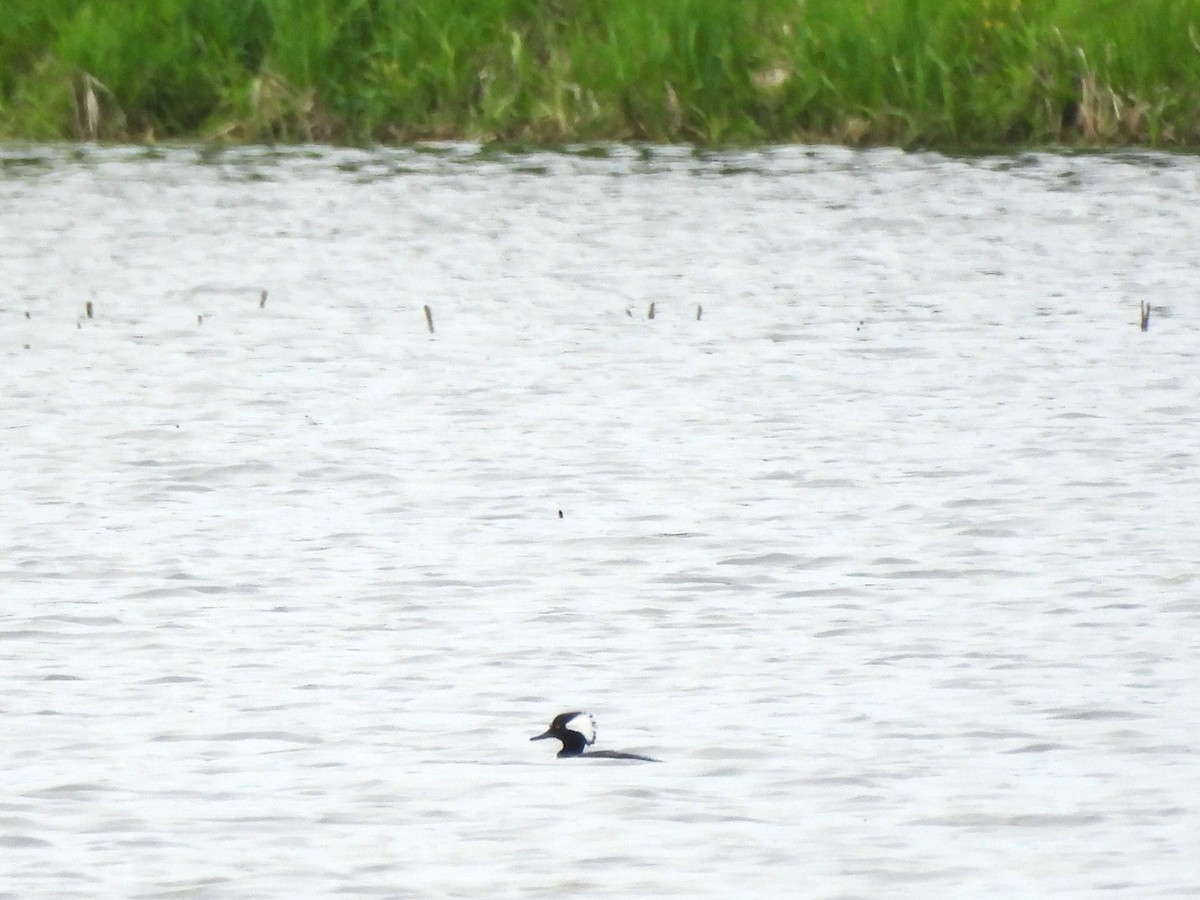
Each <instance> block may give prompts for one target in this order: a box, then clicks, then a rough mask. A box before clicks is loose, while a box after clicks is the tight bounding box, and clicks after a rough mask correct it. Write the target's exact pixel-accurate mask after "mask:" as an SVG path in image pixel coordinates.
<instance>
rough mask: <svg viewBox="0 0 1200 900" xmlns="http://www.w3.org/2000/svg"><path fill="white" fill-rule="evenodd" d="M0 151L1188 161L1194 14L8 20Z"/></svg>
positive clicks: (769, 0)
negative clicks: (308, 150) (873, 150)
mask: <svg viewBox="0 0 1200 900" xmlns="http://www.w3.org/2000/svg"><path fill="white" fill-rule="evenodd" d="M5 7H6V9H5V15H4V16H3V17H0V61H2V63H3V64H2V65H0V138H6V139H14V138H21V139H34V140H52V139H63V138H100V139H109V140H130V139H132V140H155V139H167V138H183V139H195V138H201V139H210V140H211V139H218V140H230V141H333V142H348V143H357V142H370V141H382V142H404V141H412V140H420V139H431V138H434V139H436V138H470V139H477V140H485V141H486V140H506V141H532V142H557V141H581V140H607V139H616V140H631V139H632V140H650V141H693V142H698V143H726V142H732V143H742V142H758V141H771V142H778V141H793V140H822V141H837V142H844V143H851V144H866V143H890V144H899V145H902V146H929V147H970V146H978V145H993V146H995V145H1039V144H1056V143H1068V144H1099V145H1107V144H1141V145H1150V146H1160V147H1189V148H1196V147H1200V0H653V2H649V0H604V2H595V0H237V2H230V0H137V2H129V3H114V2H110V0H8V2H7V3H6V4H5Z"/></svg>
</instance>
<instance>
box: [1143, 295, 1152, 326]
mask: <svg viewBox="0 0 1200 900" xmlns="http://www.w3.org/2000/svg"><path fill="white" fill-rule="evenodd" d="M1149 330H1150V304H1149V303H1147V302H1146V301H1145V300H1143V301H1142V331H1149Z"/></svg>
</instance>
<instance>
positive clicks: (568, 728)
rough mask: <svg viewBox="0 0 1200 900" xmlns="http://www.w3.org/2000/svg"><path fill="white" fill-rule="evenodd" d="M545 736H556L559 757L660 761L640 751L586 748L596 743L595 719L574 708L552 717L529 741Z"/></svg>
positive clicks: (538, 739) (542, 739) (543, 738)
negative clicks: (543, 729) (560, 747)
mask: <svg viewBox="0 0 1200 900" xmlns="http://www.w3.org/2000/svg"><path fill="white" fill-rule="evenodd" d="M547 738H558V740H559V741H561V742H562V749H561V750H559V751H558V754H557V755H558V758H559V759H566V758H572V757H576V756H586V757H588V758H589V759H635V760H639V761H641V762H661V760H657V759H655V758H654V757H652V756H642V754H640V753H625V752H623V751H621V750H588V749H587V748H588V747H590V746H591V745H592V744H594V743H596V720H595V719H594V718H593V717H592V715H591V714H590V713H586V712H582V711H579V710H576V711H574V712H565V713H559V714H558V715H557V716H555V717H554V720H553V721H552V722H551V723H550V727H549V728H547V729H546V730H545V731H544V732H542V733H541V734H537V735H534V736H533V737H531V738H530V740H531V741H544V740H546V739H547Z"/></svg>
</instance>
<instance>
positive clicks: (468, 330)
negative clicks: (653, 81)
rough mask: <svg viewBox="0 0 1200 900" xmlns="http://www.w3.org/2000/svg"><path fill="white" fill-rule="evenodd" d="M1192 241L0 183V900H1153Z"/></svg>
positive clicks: (1187, 189)
mask: <svg viewBox="0 0 1200 900" xmlns="http://www.w3.org/2000/svg"><path fill="white" fill-rule="evenodd" d="M1198 196H1200V158H1196V157H1186V156H1166V155H1154V154H1109V155H1052V154H1024V155H1016V156H1011V157H979V158H957V159H956V158H948V157H944V156H938V155H933V154H905V153H901V152H899V151H894V150H873V151H856V150H844V149H837V148H820V147H818V148H801V147H797V148H790V147H789V148H768V149H763V150H757V151H744V152H743V151H727V152H701V151H695V150H692V149H688V148H658V147H623V146H613V147H603V146H601V147H581V148H567V149H565V150H562V151H558V152H506V151H503V150H497V151H491V150H487V149H481V148H478V147H475V146H471V145H437V146H428V147H419V148H412V149H403V150H387V149H379V150H336V149H325V148H314V147H309V148H297V149H284V150H269V149H243V150H227V151H224V152H215V151H209V150H201V149H197V148H187V147H182V148H166V149H152V150H145V149H138V148H121V147H116V148H107V149H106V148H95V147H70V146H64V147H43V146H34V147H11V146H10V147H7V148H3V149H0V285H2V289H0V338H2V340H0V355H2V356H3V366H2V372H3V390H2V392H0V422H2V423H3V426H2V427H3V451H2V456H0V459H3V461H4V465H3V469H2V471H3V475H2V476H0V478H2V479H3V481H2V484H3V488H4V490H3V496H4V507H5V514H4V516H3V518H2V519H0V523H2V524H0V547H2V548H3V553H2V555H0V586H2V589H3V597H4V603H3V605H2V607H0V712H2V713H3V721H4V723H5V728H4V739H3V740H2V741H0V772H2V773H3V774H2V775H0V778H2V779H3V788H4V789H3V792H2V796H0V848H2V849H3V858H4V861H3V862H2V863H0V871H2V872H3V877H2V878H0V896H4V897H14V898H15V897H19V898H28V897H55V898H66V897H97V896H113V897H116V896H126V897H143V898H149V897H183V896H187V897H237V898H249V897H300V896H305V897H317V896H330V895H358V896H370V897H399V898H407V897H463V898H496V897H561V896H612V897H676V896H687V897H714V898H718V897H719V898H727V897H765V896H785V897H787V896H791V897H829V898H875V897H883V896H887V897H903V896H911V897H987V896H994V897H1014V896H1023V897H1029V896H1094V895H1110V896H1119V897H1122V898H1126V897H1178V896H1183V895H1187V894H1200V855H1198V854H1197V853H1196V839H1197V838H1196V836H1197V834H1200V801H1198V800H1197V798H1198V797H1200V756H1198V749H1197V748H1198V745H1200V550H1198V549H1197V536H1198V535H1200V378H1198V372H1200V351H1198V347H1200V344H1198V342H1197V339H1196V334H1197V332H1196V320H1197V312H1198V308H1197V302H1198V299H1200V294H1198V290H1197V275H1198V273H1200V240H1198V239H1197V237H1198V235H1200V204H1198V203H1197V202H1196V201H1197V197H1198ZM264 291H265V292H266V294H265V297H264V294H263V292H264ZM1143 303H1148V304H1149V305H1150V309H1151V312H1150V318H1149V323H1148V330H1146V331H1144V332H1143V331H1142V329H1141V328H1140V327H1139V321H1140V307H1141V304H1143ZM88 304H91V309H92V315H91V317H89V316H88V314H87V311H86V310H87V305H88ZM426 306H428V307H429V312H430V316H431V322H432V328H433V330H432V332H431V331H430V328H429V325H428V323H427V321H426V317H425V311H424V308H425V307H426ZM651 313H652V315H651ZM568 710H587V711H590V712H591V713H592V714H594V716H595V718H596V721H597V723H598V740H597V742H596V745H595V746H596V748H597V749H600V748H606V749H616V750H627V751H632V752H636V753H643V754H647V755H650V756H654V757H657V758H659V759H661V760H663V762H661V763H638V762H626V761H617V760H602V759H594V760H588V759H564V760H559V759H556V758H555V756H554V750H555V745H554V742H550V741H547V742H534V743H531V742H530V741H529V738H530V737H532V736H534V735H536V734H539V733H541V732H542V731H543V730H544V729H545V728H546V726H547V724H548V723H549V721H550V719H551V718H552V717H553V716H554V715H555V714H556V713H559V712H563V711H568Z"/></svg>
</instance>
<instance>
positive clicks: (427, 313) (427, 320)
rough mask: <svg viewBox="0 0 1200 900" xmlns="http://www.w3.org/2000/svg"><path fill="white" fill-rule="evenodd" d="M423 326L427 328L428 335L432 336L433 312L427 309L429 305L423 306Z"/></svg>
mask: <svg viewBox="0 0 1200 900" xmlns="http://www.w3.org/2000/svg"><path fill="white" fill-rule="evenodd" d="M425 324H426V326H428V328H429V333H430V334H433V310H431V309H430V308H429V304H428V303H426V304H425Z"/></svg>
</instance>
